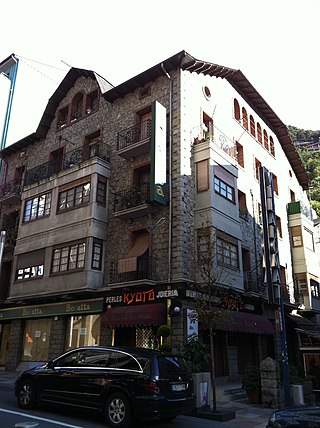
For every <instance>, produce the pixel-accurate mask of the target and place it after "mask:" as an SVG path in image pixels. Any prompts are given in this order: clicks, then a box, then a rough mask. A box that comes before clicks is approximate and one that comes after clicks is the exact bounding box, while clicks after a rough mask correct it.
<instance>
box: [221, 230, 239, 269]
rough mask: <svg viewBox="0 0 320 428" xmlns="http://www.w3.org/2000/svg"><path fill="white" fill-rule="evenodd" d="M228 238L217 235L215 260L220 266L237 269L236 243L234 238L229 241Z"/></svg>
mask: <svg viewBox="0 0 320 428" xmlns="http://www.w3.org/2000/svg"><path fill="white" fill-rule="evenodd" d="M230 238H231V237H230ZM230 238H222V237H220V236H218V237H217V262H218V264H219V265H221V266H226V267H229V268H232V269H238V268H239V256H238V243H237V241H236V240H234V239H232V242H231V240H229V239H230Z"/></svg>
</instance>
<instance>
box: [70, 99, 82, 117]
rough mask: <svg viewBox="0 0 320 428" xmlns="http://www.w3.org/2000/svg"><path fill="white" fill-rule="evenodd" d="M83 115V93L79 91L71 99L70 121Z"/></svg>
mask: <svg viewBox="0 0 320 428" xmlns="http://www.w3.org/2000/svg"><path fill="white" fill-rule="evenodd" d="M82 116H83V93H82V92H79V93H78V94H76V95H75V96H74V98H73V100H72V104H71V122H73V121H75V120H78V119H81V117H82Z"/></svg>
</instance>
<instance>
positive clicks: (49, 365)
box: [47, 361, 54, 370]
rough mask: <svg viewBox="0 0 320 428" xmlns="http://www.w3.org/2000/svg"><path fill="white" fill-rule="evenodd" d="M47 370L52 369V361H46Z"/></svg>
mask: <svg viewBox="0 0 320 428" xmlns="http://www.w3.org/2000/svg"><path fill="white" fill-rule="evenodd" d="M47 369H52V370H53V369H54V362H53V361H48V362H47Z"/></svg>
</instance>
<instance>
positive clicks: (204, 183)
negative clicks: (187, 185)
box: [196, 159, 209, 192]
mask: <svg viewBox="0 0 320 428" xmlns="http://www.w3.org/2000/svg"><path fill="white" fill-rule="evenodd" d="M196 185H197V192H203V191H205V190H208V189H209V161H208V160H207V159H206V160H203V161H201V162H197V163H196Z"/></svg>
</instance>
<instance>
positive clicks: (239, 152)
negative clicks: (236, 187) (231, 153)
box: [236, 141, 244, 168]
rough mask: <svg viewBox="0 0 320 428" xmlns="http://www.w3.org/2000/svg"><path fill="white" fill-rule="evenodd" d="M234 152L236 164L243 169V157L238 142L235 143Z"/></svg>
mask: <svg viewBox="0 0 320 428" xmlns="http://www.w3.org/2000/svg"><path fill="white" fill-rule="evenodd" d="M236 150H237V162H238V164H239V165H240V166H242V168H244V156H243V147H242V145H241V144H240V143H238V141H236Z"/></svg>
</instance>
